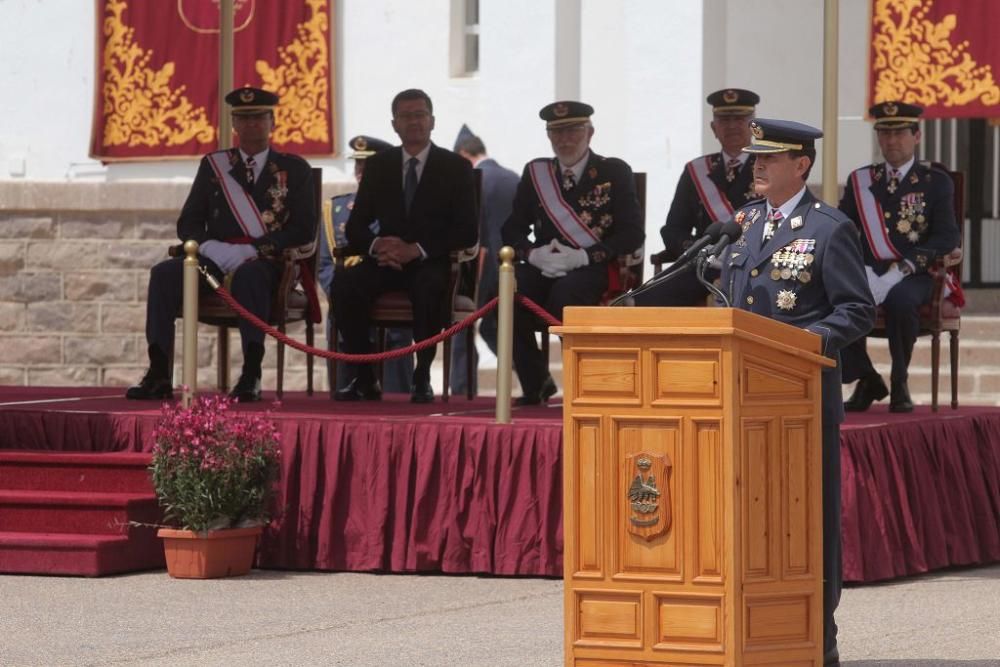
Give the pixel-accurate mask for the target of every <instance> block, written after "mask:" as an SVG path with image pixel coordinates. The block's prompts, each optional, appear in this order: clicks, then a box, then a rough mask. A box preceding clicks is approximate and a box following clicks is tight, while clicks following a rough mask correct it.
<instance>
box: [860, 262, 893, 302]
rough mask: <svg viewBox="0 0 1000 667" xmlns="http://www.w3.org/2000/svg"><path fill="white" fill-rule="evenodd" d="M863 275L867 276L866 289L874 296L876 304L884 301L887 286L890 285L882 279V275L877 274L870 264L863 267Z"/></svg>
mask: <svg viewBox="0 0 1000 667" xmlns="http://www.w3.org/2000/svg"><path fill="white" fill-rule="evenodd" d="M865 276H867V277H868V289H870V290H871V291H872V297H874V299H875V305H876V306H877V305H879V304H880V303H882V302H883V301H885V295H886V294H888V293H889V288H890V287H892V285H889V284H888V283H886V282H885V281H883V280H882V276H879V275H877V274H876V273H875V272H874V271H873V270H872V267H870V266H866V267H865Z"/></svg>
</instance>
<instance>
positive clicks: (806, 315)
mask: <svg viewBox="0 0 1000 667" xmlns="http://www.w3.org/2000/svg"><path fill="white" fill-rule="evenodd" d="M766 216H767V205H766V203H765V202H764V201H763V200H762V201H760V202H757V203H754V204H750V205H748V206H746V207H744V208H742V209H740V210H739V211H738V212H737V214H736V216H735V218H734V219H735V220H736V222H738V223H740V224H741V225H742V226H743V235H742V237H741V238H740V240H739V241H737V243H735V244H733V245H731V246H729V248H728V249H727V250H726V252H725V253H724V255H723V257H722V278H721V285H722V289H723V290H724V291H725V292H726V293H727V294H728V295H729V298H730V300H731V301H732V306H733V307H734V308H742V309H743V310H749V311H752V312H755V313H757V314H759V315H763V316H765V317H770V318H772V319H775V320H777V321H779V322H784V323H785V324H790V325H792V326H794V327H799V328H801V329H806V330H808V331H812V332H813V333H816V334H819V335H820V336H821V337H822V338H823V346H822V350H823V354H825V355H826V356H828V357H832V358H833V359H837V358H838V354H839V351H840V350H841V349H842V348H843V347H844V346H846V345H848V344H849V343H851V342H853V341H854V340H856V339H858V338H860V337H862V336H864V335H866V334H867V333H868V332H869V331H870V330H871V328H872V326H873V324H874V322H875V305H874V303H873V302H872V296H871V292H870V291H869V289H868V281H867V279H866V277H865V271H864V265H863V263H862V261H861V248H860V240H859V238H858V235H857V231H856V230H855V228H854V225H853V223H852V222H851V221H850V220H848V219H847V217H846V216H844V214H843V213H841V212H840V211H838V210H837V209H835V208H832V207H830V206H827V205H826V204H824V203H822V202H820V201H818V200H817V199H816V198H815V197H813V196H812V194H811V193H810V192H809V191H808V190H806V192H805V194H804V195H803V197H802V200H801V201H800V202H799V205H798V206H797V207H796V208H795V210H794V211H793V212H792V214H791V215H790V216H788V218H786V219H785V220H783V221H782V223H781V226H780V227H778V229H777V230H776V231H775V233H774V236H772V237H771V239H770V240H769V241H767V242H766V243H765V244H764V245H763V247H761V239H762V235H763V228H764V223H765V219H766ZM840 385H841V382H840V368H839V367H837V368H828V369H825V370H824V371H823V422H824V423H827V424H837V423H840V422H842V421H843V418H844V410H843V400H842V397H841V387H840Z"/></svg>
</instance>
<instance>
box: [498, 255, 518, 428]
mask: <svg viewBox="0 0 1000 667" xmlns="http://www.w3.org/2000/svg"><path fill="white" fill-rule="evenodd" d="M515 288H516V285H515V284H514V249H513V248H511V247H510V246H504V247H502V248H500V285H499V290H498V292H499V294H498V296H499V298H500V300H499V302H498V303H497V415H496V419H497V423H498V424H509V423H510V392H511V382H512V376H511V372H512V368H513V365H514V354H513V351H514V290H515Z"/></svg>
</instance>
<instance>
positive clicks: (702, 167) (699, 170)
mask: <svg viewBox="0 0 1000 667" xmlns="http://www.w3.org/2000/svg"><path fill="white" fill-rule="evenodd" d="M711 158H712V156H711V155H703V156H701V157H700V158H696V159H694V160H691V161H690V162H688V163H687V165H685V168H686V169H687V170H688V173H689V174H691V180H692V181H694V187H695V190H697V191H698V199H700V200H701V205H702V206H704V207H705V210H706V211H708V215H709V217H710V218H711V219H712V222H725V221H726V220H729V219H730V218H731V217H733V205H732V204H730V203H729V198H728V197H726V193H725V192H723V191H722V190H720V189H719V186H718V185H716V183H715V181H713V180H712V179H711V178H709V172H711V171H712V161H711Z"/></svg>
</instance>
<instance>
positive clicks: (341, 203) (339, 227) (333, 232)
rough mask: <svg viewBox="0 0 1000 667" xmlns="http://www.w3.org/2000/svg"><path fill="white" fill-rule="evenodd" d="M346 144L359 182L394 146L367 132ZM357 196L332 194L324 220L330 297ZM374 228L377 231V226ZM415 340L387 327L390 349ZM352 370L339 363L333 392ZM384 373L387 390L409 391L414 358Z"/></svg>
mask: <svg viewBox="0 0 1000 667" xmlns="http://www.w3.org/2000/svg"><path fill="white" fill-rule="evenodd" d="M347 144H348V146H349V147H350V148H351V151H352V152H351V154H350V155H349V156H348V157H349V158H351V159H352V160H354V179H355V180H356V181H358V182H359V183H360V182H361V175H362V174H363V173H364V171H365V160H366V159H367V158H369V157H371V156H372V155H375V154H376V153H381V152H382V151H384V150H387V149H389V148H392V144H390V143H389V142H387V141H382V140H381V139H376V138H375V137H369V136H365V135H358V136H356V137H354V138H353V139H351V140H350V141H349V142H347ZM356 196H357V192H349V193H347V194H343V195H337V196H336V197H333V199H332V200H331V202H330V204H331V213H332V215H331V218H332V219H331V220H324V222H323V242H322V243H320V245H319V268H318V270H317V279H318V281H319V285H320V287H322V288H323V291H324V292H326V295H327V298H329V297H330V295H331V294H332V290H333V272H334V268H335V266H334V265H335V262H334V260H333V249H334V248H336V247H338V246H340V247H341V248H344V247H346V246H347V234H346V233H345V231H344V228H345V227H346V225H347V218H349V217H350V215H351V210H352V209H353V208H354V198H355V197H356ZM375 231H378V228H377V227H376V229H375ZM359 261H362V257H361V256H360V255H359V256H355V257H348V258H346V260H345V264H346V265H347V266H354V265H355V264H357V263H358V262H359ZM331 322H332V320H329V319H328V320H327V321H326V337H327V340H329V339H330V336H331V335H332V332H331V331H330V324H331ZM412 342H413V336H412V335H411V334H410V330H409V329H388V330H387V331H386V349H388V350H394V349H396V348H399V347H406V346H407V345H409V344H410V343H412ZM349 369H350V366H349V365H348V364H345V363H340V364H337V382H336V385H334V383H333V378H329V381H330V386H331V387H334V386H335V389H334V391H336V389H343V388H344V387H345V386H346V385H347V383H348V382H350V381H351V373H350V372H349ZM383 374H384V381H385V382H384V389H385V391H387V392H390V393H402V392H407V391H409V390H410V378H411V376H412V375H413V357H411V356H409V355H408V356H405V357H401V358H399V359H390V360H389V361H386V362H385V364H384V369H383Z"/></svg>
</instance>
